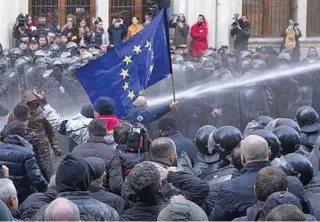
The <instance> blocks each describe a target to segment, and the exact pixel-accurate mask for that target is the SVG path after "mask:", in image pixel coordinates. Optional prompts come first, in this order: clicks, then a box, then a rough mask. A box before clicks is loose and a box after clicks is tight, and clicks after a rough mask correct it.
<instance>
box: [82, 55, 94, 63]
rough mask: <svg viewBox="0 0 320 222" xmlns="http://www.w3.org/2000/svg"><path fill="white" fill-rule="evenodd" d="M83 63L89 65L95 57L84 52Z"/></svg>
mask: <svg viewBox="0 0 320 222" xmlns="http://www.w3.org/2000/svg"><path fill="white" fill-rule="evenodd" d="M80 59H81V62H82V63H83V64H87V63H89V62H90V61H92V60H93V59H94V57H93V55H92V54H91V53H90V52H84V53H83V54H82V55H81V57H80Z"/></svg>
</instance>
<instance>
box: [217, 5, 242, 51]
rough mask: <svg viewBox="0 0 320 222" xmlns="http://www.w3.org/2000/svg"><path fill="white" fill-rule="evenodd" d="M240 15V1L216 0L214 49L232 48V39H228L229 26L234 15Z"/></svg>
mask: <svg viewBox="0 0 320 222" xmlns="http://www.w3.org/2000/svg"><path fill="white" fill-rule="evenodd" d="M241 13H242V0H217V39H216V47H217V48H219V47H221V46H223V45H227V46H229V47H232V45H233V39H232V38H231V37H230V26H231V24H232V22H233V17H234V14H240V15H241Z"/></svg>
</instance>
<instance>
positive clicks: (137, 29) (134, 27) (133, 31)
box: [127, 24, 143, 39]
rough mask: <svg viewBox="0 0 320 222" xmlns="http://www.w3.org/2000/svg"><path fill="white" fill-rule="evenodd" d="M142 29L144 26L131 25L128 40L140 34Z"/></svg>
mask: <svg viewBox="0 0 320 222" xmlns="http://www.w3.org/2000/svg"><path fill="white" fill-rule="evenodd" d="M142 29H143V26H142V25H141V24H138V25H130V26H129V29H128V35H127V39H129V38H131V37H132V36H134V35H135V34H137V33H138V32H140V31H141V30H142Z"/></svg>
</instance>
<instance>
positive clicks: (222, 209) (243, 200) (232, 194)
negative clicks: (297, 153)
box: [209, 161, 270, 221]
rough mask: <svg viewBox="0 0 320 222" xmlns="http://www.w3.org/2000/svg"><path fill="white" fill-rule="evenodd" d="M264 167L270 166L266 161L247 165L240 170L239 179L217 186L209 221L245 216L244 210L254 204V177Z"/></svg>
mask: <svg viewBox="0 0 320 222" xmlns="http://www.w3.org/2000/svg"><path fill="white" fill-rule="evenodd" d="M266 166H270V163H269V162H268V161H257V162H252V163H249V164H247V165H246V166H244V168H242V169H241V171H240V174H241V175H240V176H239V177H237V178H235V179H232V180H228V181H226V182H223V183H219V184H217V185H216V190H217V194H216V195H217V196H216V203H215V206H214V208H213V209H212V212H211V214H210V218H209V219H210V220H214V221H226V220H233V219H234V218H237V217H241V216H245V215H246V209H247V208H248V207H250V206H252V205H254V204H255V203H256V198H255V196H254V184H255V177H256V175H257V173H258V172H259V170H260V169H262V168H264V167H266Z"/></svg>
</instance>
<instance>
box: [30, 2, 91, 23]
mask: <svg viewBox="0 0 320 222" xmlns="http://www.w3.org/2000/svg"><path fill="white" fill-rule="evenodd" d="M29 14H30V15H32V18H33V21H34V22H36V21H37V20H38V18H39V16H46V17H47V19H48V20H49V21H52V22H54V24H59V25H63V24H65V22H66V16H67V15H68V14H74V15H75V16H76V18H77V19H80V18H85V19H87V20H88V21H90V20H91V18H92V17H95V16H96V1H95V0H29Z"/></svg>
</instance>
